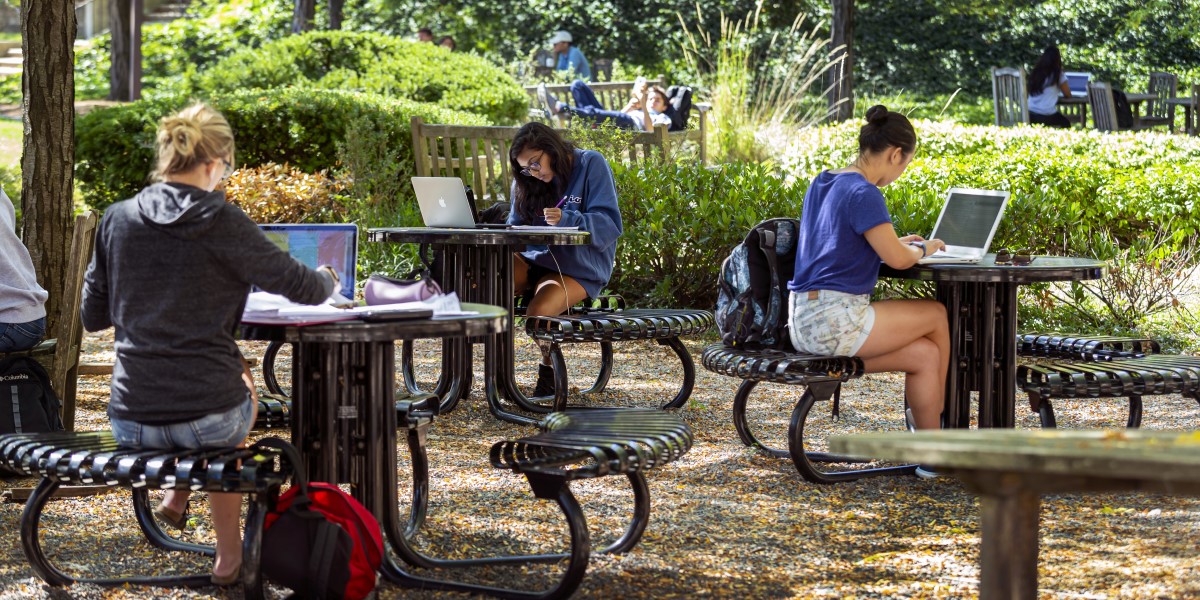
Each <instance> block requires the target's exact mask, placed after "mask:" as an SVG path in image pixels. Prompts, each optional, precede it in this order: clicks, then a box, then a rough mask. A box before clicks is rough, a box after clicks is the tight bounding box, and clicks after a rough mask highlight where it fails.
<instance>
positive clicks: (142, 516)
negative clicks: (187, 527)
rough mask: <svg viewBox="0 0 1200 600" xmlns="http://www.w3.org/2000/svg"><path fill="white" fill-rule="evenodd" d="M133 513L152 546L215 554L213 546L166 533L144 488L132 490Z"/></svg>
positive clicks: (208, 554) (174, 550) (209, 554)
mask: <svg viewBox="0 0 1200 600" xmlns="http://www.w3.org/2000/svg"><path fill="white" fill-rule="evenodd" d="M133 514H134V516H135V517H137V522H138V526H139V527H141V528H142V535H145V536H146V541H148V542H150V544H151V545H153V546H156V547H158V548H162V549H163V550H170V551H172V552H195V553H197V554H204V555H206V556H216V554H217V549H216V548H215V547H213V546H208V545H202V544H193V543H191V542H184V541H182V540H177V539H175V538H173V537H171V536H169V535H167V534H166V532H165V531H163V529H162V527H161V526H159V524H158V521H157V520H155V518H154V514H153V513H152V512H151V509H150V494H149V493H148V492H147V490H146V488H136V489H134V490H133Z"/></svg>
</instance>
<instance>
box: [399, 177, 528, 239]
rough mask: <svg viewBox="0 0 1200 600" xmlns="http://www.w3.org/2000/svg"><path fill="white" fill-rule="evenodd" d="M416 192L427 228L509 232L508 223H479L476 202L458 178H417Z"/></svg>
mask: <svg viewBox="0 0 1200 600" xmlns="http://www.w3.org/2000/svg"><path fill="white" fill-rule="evenodd" d="M412 185H413V191H415V192H416V193H417V204H419V205H420V206H421V220H422V221H424V222H425V226H426V227H446V228H450V229H508V228H509V227H511V225H508V224H505V223H476V222H475V203H474V200H472V199H471V197H470V196H469V195H468V193H467V187H466V186H465V185H463V182H462V180H461V179H459V178H457V177H413V178H412Z"/></svg>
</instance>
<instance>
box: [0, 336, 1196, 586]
mask: <svg viewBox="0 0 1200 600" xmlns="http://www.w3.org/2000/svg"><path fill="white" fill-rule="evenodd" d="M110 343H111V341H110V340H109V339H107V338H105V337H103V336H88V337H87V338H86V339H85V342H84V344H85V348H84V352H85V358H84V360H85V361H87V362H99V361H103V360H111V354H109V350H110V346H109V344H110ZM703 345H704V341H702V340H693V341H691V342H689V347H690V348H691V350H692V352H693V355H694V356H697V357H698V356H699V354H700V350H701V348H702V347H703ZM246 349H247V350H246V353H247V355H250V356H259V355H261V349H262V347H261V346H260V345H253V344H247V345H246ZM571 350H572V351H571V352H570V355H569V356H568V361H569V364H570V368H571V373H572V374H576V373H579V374H582V373H588V372H594V368H595V367H594V365H595V359H596V357H597V356H598V352H592V351H591V349H589V348H572V349H571ZM616 351H617V368H616V369H615V372H614V376H613V379H612V381H611V382H610V384H609V391H607V392H605V393H603V394H601V395H600V396H599V397H598V398H596V399H589V400H586V401H587V402H594V403H605V404H608V403H611V404H628V405H634V404H637V405H650V404H652V403H654V402H655V401H654V400H653V399H659V400H658V402H661V401H662V400H663V399H665V398H667V397H669V396H671V395H673V394H674V387H673V385H674V384H673V381H674V380H675V379H676V378H677V377H678V373H677V367H675V366H674V365H673V364H672V362H671V357H670V356H669V355H668V354H667V353H666V352H665V351H664V350H663V349H662V348H660V347H658V346H655V345H652V344H645V345H640V344H623V345H618V347H617V348H616ZM519 354H520V356H521V359H522V361H523V362H522V363H521V364H522V365H525V366H524V367H520V368H519V370H518V372H519V376H520V377H522V380H523V381H524V383H526V384H527V385H532V380H533V377H534V375H533V373H534V371H533V368H532V364H533V352H532V347H531V346H529V345H528V344H523V345H522V347H521V348H520V352H519ZM435 358H436V348H435V347H434V346H433V345H428V346H424V345H423V346H421V347H420V348H419V351H418V361H419V362H420V363H421V364H422V365H423V370H422V373H421V375H422V376H423V378H424V379H426V380H428V379H429V378H430V377H431V376H432V374H433V373H434V371H433V369H434V368H435V367H434V366H433V365H435V364H436V362H435ZM285 360H286V358H285ZM477 360H478V359H477ZM656 365H666V366H661V367H660V366H656ZM698 378H699V379H698V382H697V385H696V390H695V393H694V394H693V397H692V400H691V402H690V404H689V405H688V406H687V407H686V408H685V409H684V410H682V411H681V412H680V414H681V415H682V417H683V418H684V419H685V420H686V421H687V422H688V423H689V424H690V425H691V427H692V429H693V431H694V433H695V437H696V439H695V445H694V446H693V448H692V450H691V452H689V453H688V454H687V455H686V456H684V457H683V459H681V460H680V461H678V462H676V463H672V464H670V465H668V466H666V467H663V468H662V469H658V470H656V471H654V472H652V473H651V474H650V477H649V481H650V489H651V494H652V496H653V507H654V508H653V515H652V519H651V523H650V527H649V529H648V530H647V532H646V535H645V537H644V538H643V540H642V542H641V544H639V545H638V546H637V547H636V548H635V549H634V550H633V551H632V552H630V553H629V554H627V555H625V556H593V558H592V560H591V564H590V566H589V569H588V574H587V577H586V578H585V580H584V582H583V585H582V587H581V588H580V590H579V592H578V593H577V597H580V598H684V597H687V598H691V597H714V598H730V597H744V598H843V597H845V598H971V597H975V596H977V595H978V588H977V580H978V576H979V569H978V559H979V556H978V541H979V525H978V518H979V509H978V503H977V501H976V499H975V498H974V497H973V496H971V495H970V494H968V493H967V492H966V491H965V490H964V489H963V487H962V486H961V485H959V484H958V483H957V482H956V481H954V480H953V479H947V478H942V479H939V480H935V481H925V480H920V479H917V478H915V477H884V478H875V479H868V480H863V481H859V482H852V483H843V484H838V485H833V486H816V485H812V484H808V483H805V482H804V481H803V480H802V479H801V478H800V477H799V475H798V474H797V473H796V472H795V470H794V469H793V468H792V466H791V463H790V462H789V461H786V460H778V459H771V458H766V457H764V456H761V455H759V454H757V453H756V452H754V451H751V450H750V449H748V448H746V447H744V446H743V445H742V444H741V443H740V442H739V441H738V438H737V434H736V432H735V431H734V429H733V425H732V421H731V419H730V410H731V405H732V401H733V394H734V391H735V389H736V387H737V383H738V382H737V381H735V380H733V379H730V378H725V377H720V376H716V375H713V374H711V373H709V372H707V371H705V370H703V369H702V368H700V369H699V373H698ZM580 379H582V377H580ZM576 383H577V382H576ZM901 384H902V379H901V378H900V377H899V376H896V375H891V374H885V375H872V376H868V377H865V378H863V379H859V380H855V381H853V382H851V383H850V384H848V385H847V386H845V390H844V392H843V397H842V411H843V412H842V419H841V421H839V422H837V423H831V422H829V418H828V411H827V409H824V410H822V411H821V413H820V414H818V415H815V416H814V417H812V419H810V423H813V424H817V423H820V424H823V425H822V428H823V429H827V430H828V431H832V432H837V433H850V432H856V431H876V430H885V429H890V430H896V429H900V428H901V426H902V415H901V410H900V397H901V393H902V386H901ZM479 385H480V380H479V379H477V380H476V386H477V389H475V390H474V391H473V392H472V394H471V398H470V399H468V400H466V401H464V403H462V404H461V405H460V406H459V408H458V409H456V410H455V411H454V412H452V413H450V414H448V415H443V416H442V417H440V418H439V420H438V422H437V424H436V425H435V427H434V429H433V430H432V432H431V435H430V439H429V452H430V458H431V463H432V465H431V467H432V475H431V476H432V488H433V489H432V502H431V505H430V514H429V519H428V524H427V526H426V528H425V532H426V533H425V534H424V535H423V537H422V539H421V540H420V542H421V545H422V546H423V547H424V548H425V549H427V550H428V551H429V552H431V553H435V554H437V555H440V556H445V557H467V556H480V555H486V554H489V553H497V552H509V551H517V552H529V551H545V550H551V551H553V550H555V549H562V548H564V547H565V545H566V544H565V543H564V537H563V535H562V531H564V530H565V527H564V524H563V523H562V521H561V517H560V515H559V514H558V513H557V508H556V507H555V505H553V504H552V503H547V502H541V501H538V500H535V499H534V498H533V497H532V494H531V493H530V492H529V488H528V485H527V484H526V483H525V481H524V478H522V477H518V476H515V475H513V474H511V473H506V472H502V471H499V470H496V469H492V468H491V467H490V465H489V464H488V461H487V450H488V448H489V447H490V446H491V444H492V443H493V442H495V441H497V440H500V439H502V438H510V437H513V436H519V435H523V434H526V433H527V432H528V429H527V428H521V427H518V426H516V425H512V424H507V423H501V422H498V421H497V420H495V419H494V418H492V417H491V416H490V414H489V413H488V412H487V408H486V403H485V401H484V400H483V399H482V391H481V390H480V389H478V386H479ZM107 393H108V378H107V377H85V378H82V379H81V380H80V410H79V417H78V423H79V425H78V427H79V429H81V430H87V429H103V428H106V426H107V423H106V419H105V416H104V408H105V401H106V398H107ZM797 398H798V395H797V390H795V389H790V388H786V387H782V386H774V387H767V388H766V389H762V391H760V392H759V393H757V394H756V395H755V397H754V398H753V399H752V402H751V407H750V409H751V419H752V422H753V423H754V424H755V427H756V431H758V432H760V435H761V436H762V437H763V438H764V439H767V440H774V442H775V444H776V445H780V446H783V445H784V441H783V435H784V433H785V432H786V428H787V419H788V417H789V415H790V412H791V406H792V404H794V402H795V401H796V399H797ZM648 399H649V400H648ZM1018 404H1019V405H1020V404H1021V402H1018ZM1056 407H1057V408H1058V414H1059V424H1060V426H1061V427H1072V428H1081V427H1119V426H1120V424H1122V423H1124V418H1125V417H1124V410H1125V407H1124V404H1123V402H1121V401H1113V400H1098V401H1090V402H1065V401H1058V402H1056ZM1198 420H1200V407H1198V406H1197V403H1196V402H1194V401H1191V400H1186V399H1183V398H1180V397H1177V396H1174V397H1170V396H1168V397H1153V398H1149V399H1147V401H1146V417H1145V422H1144V425H1143V426H1144V427H1145V428H1147V429H1185V428H1186V429H1194V428H1195V427H1196V423H1197V422H1198ZM1018 427H1020V428H1023V429H1033V428H1036V427H1037V419H1036V416H1035V415H1033V414H1029V413H1027V412H1025V411H1022V412H1021V414H1019V415H1018ZM256 435H258V433H256ZM398 455H399V457H400V479H401V481H402V483H401V494H400V497H401V498H406V497H407V494H408V484H407V481H408V477H409V473H408V471H407V469H408V464H409V462H408V457H407V455H406V453H404V452H398ZM2 482H3V485H7V486H15V485H28V484H30V483H32V481H29V480H14V479H9V480H3V481H2ZM622 483H623V479H621V478H616V477H610V478H604V479H601V480H597V481H589V482H581V483H576V484H573V485H572V489H573V490H575V491H576V493H577V495H578V496H579V498H580V500H581V502H582V503H583V506H584V508H585V510H586V511H587V515H588V521H589V526H590V529H591V532H592V539H593V547H600V546H601V545H602V544H604V543H606V542H607V541H609V540H612V539H613V538H614V537H615V536H616V535H619V533H620V532H621V531H622V530H623V528H624V524H625V521H624V519H625V515H626V514H627V511H628V508H629V506H630V503H629V498H628V490H627V485H622ZM127 497H128V496H127V495H125V494H123V493H122V492H119V491H118V492H114V493H110V494H105V495H100V496H93V497H86V498H79V499H64V500H58V501H55V502H54V503H52V505H51V507H50V509H49V510H48V511H47V513H46V516H45V517H43V518H44V523H46V524H47V526H48V533H47V534H45V535H44V538H45V539H44V541H45V544H46V546H47V547H48V548H51V549H52V550H51V551H52V552H53V554H54V558H55V559H56V560H57V561H59V563H60V564H61V565H64V566H65V568H68V569H71V570H73V571H74V572H76V573H80V574H83V573H89V574H100V573H105V574H114V573H128V572H148V571H155V572H163V571H167V570H177V571H180V572H188V571H191V572H197V571H204V570H206V569H207V568H208V564H207V562H206V561H205V560H203V559H200V558H197V557H189V556H172V557H169V558H168V557H166V556H164V555H163V554H162V553H160V552H157V551H153V550H152V549H151V548H150V547H149V545H148V544H146V543H145V542H144V541H143V540H142V539H141V537H140V534H139V532H138V530H137V527H136V524H135V523H134V520H133V518H132V511H131V510H130V509H129V503H128V501H127V500H126V498H127ZM203 504H204V502H203V499H202V498H199V499H197V500H196V501H194V502H193V511H192V512H193V514H195V515H197V516H196V517H194V520H193V526H192V528H190V529H189V531H188V533H187V534H185V535H186V537H188V538H189V539H193V540H202V541H203V540H211V533H210V528H209V525H208V521H207V509H206V507H204V506H202V505H203ZM401 510H402V511H406V510H407V503H406V502H405V501H404V500H402V504H401ZM20 511H21V507H20V505H17V504H0V531H3V532H4V533H3V534H0V535H2V536H3V537H2V538H0V600H7V599H10V598H145V597H170V598H237V597H240V595H241V594H240V591H237V590H218V589H215V588H206V589H197V590H179V589H172V590H159V589H152V588H144V587H131V588H123V589H108V590H105V589H102V588H99V587H96V586H90V585H76V586H73V587H71V588H69V589H66V590H57V591H54V592H51V591H49V590H48V588H46V587H45V586H44V585H43V584H42V583H41V581H40V580H39V579H37V578H36V577H35V576H34V575H33V573H32V571H31V570H30V568H29V566H28V565H27V564H26V562H25V559H24V556H23V554H22V553H21V550H20V544H19V539H18V537H19V536H18V521H19V517H20ZM49 532H53V534H51V533H49ZM1197 534H1200V500H1196V499H1186V498H1174V497H1161V496H1151V495H1145V494H1095V495H1086V496H1084V495H1058V496H1051V497H1048V498H1046V500H1045V502H1044V504H1043V510H1042V524H1041V535H1042V537H1041V541H1042V550H1041V565H1040V580H1039V581H1040V589H1041V594H1040V596H1041V597H1042V598H1064V599H1068V598H1069V599H1075V598H1200V576H1198V575H1197V573H1200V551H1197V549H1196V542H1195V540H1196V539H1197ZM557 572H558V571H557V570H555V567H554V566H534V567H530V568H508V569H495V570H485V569H479V570H475V571H469V572H467V573H463V574H462V576H463V577H469V578H471V579H472V580H477V581H485V582H490V583H494V584H501V585H504V584H506V583H508V584H522V585H527V586H530V587H535V586H537V585H543V586H544V585H547V584H549V582H551V581H552V580H553V577H554V576H555V575H556V574H557ZM270 592H271V596H272V597H275V598H279V597H283V595H284V592H285V590H282V589H276V588H271V589H270ZM378 597H379V598H382V599H390V598H400V597H405V598H443V597H445V598H461V597H465V595H464V594H457V593H431V592H413V591H410V590H404V589H401V588H398V587H396V586H393V585H391V584H381V585H380V587H379V591H378Z"/></svg>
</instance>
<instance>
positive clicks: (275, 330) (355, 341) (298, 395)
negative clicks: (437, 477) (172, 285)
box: [241, 303, 509, 523]
mask: <svg viewBox="0 0 1200 600" xmlns="http://www.w3.org/2000/svg"><path fill="white" fill-rule="evenodd" d="M462 308H463V310H464V311H472V312H476V313H478V314H474V315H462V316H447V317H433V318H429V319H413V320H400V321H379V322H371V323H368V322H364V321H359V320H352V321H338V322H335V323H326V324H322V325H304V326H296V325H259V324H249V323H245V324H243V325H242V330H241V337H242V339H245V340H261V341H270V342H290V343H291V344H292V348H293V349H292V418H293V425H292V443H293V444H295V446H296V447H297V448H298V449H299V450H300V454H301V456H302V457H303V458H304V465H305V468H306V471H307V472H308V478H309V480H310V481H325V482H331V483H349V484H351V485H352V486H353V494H354V497H355V498H357V499H358V500H359V501H360V502H362V504H363V505H364V506H366V507H367V509H368V510H370V511H371V512H372V513H373V514H374V515H375V517H376V518H377V519H379V522H380V523H387V522H388V521H387V520H385V517H386V516H388V515H389V513H394V512H395V511H396V507H397V476H396V399H395V387H394V386H395V379H396V376H395V363H396V346H395V343H396V340H411V339H420V338H443V339H449V338H465V337H468V336H481V335H490V334H494V333H499V332H501V331H504V329H505V328H506V327H507V326H508V324H509V318H508V313H507V311H506V310H505V309H503V308H500V307H498V306H488V305H484V304H465V303H464V304H463V305H462Z"/></svg>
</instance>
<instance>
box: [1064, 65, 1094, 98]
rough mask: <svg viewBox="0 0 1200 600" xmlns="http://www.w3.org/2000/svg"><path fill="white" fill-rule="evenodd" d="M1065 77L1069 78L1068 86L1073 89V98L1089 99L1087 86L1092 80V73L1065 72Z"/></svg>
mask: <svg viewBox="0 0 1200 600" xmlns="http://www.w3.org/2000/svg"><path fill="white" fill-rule="evenodd" d="M1063 76H1064V77H1066V78H1067V86H1068V87H1070V88H1071V95H1072V96H1075V97H1077V98H1087V86H1088V81H1089V80H1090V79H1091V78H1092V74H1091V73H1081V72H1079V71H1063Z"/></svg>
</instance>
